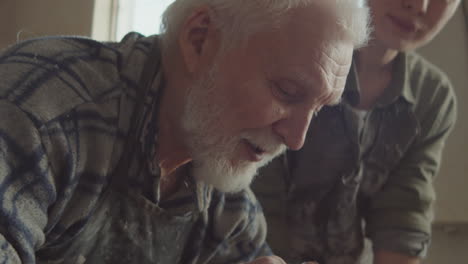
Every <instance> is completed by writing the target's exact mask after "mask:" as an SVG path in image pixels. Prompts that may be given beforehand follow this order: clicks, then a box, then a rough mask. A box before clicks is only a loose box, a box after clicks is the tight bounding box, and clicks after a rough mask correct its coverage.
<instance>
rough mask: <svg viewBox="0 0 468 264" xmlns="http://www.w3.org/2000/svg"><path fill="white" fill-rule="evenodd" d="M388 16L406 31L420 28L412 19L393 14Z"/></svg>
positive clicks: (414, 30)
mask: <svg viewBox="0 0 468 264" xmlns="http://www.w3.org/2000/svg"><path fill="white" fill-rule="evenodd" d="M388 18H389V19H390V20H391V21H392V22H393V24H394V25H395V26H397V27H398V28H399V29H400V30H401V31H402V32H404V33H408V34H410V33H415V32H416V31H418V29H419V28H418V25H417V24H416V23H414V22H412V21H408V20H405V19H401V18H398V17H396V16H392V15H388Z"/></svg>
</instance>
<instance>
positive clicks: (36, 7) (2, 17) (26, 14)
mask: <svg viewBox="0 0 468 264" xmlns="http://www.w3.org/2000/svg"><path fill="white" fill-rule="evenodd" d="M93 9H94V0H0V48H3V47H5V46H7V45H11V44H13V43H15V42H16V41H17V40H24V39H28V38H32V37H39V36H44V35H65V34H66V35H80V36H90V35H91V26H92V17H93ZM17 36H18V38H17Z"/></svg>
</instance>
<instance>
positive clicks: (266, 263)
mask: <svg viewBox="0 0 468 264" xmlns="http://www.w3.org/2000/svg"><path fill="white" fill-rule="evenodd" d="M245 264H287V263H286V262H284V260H283V259H282V258H280V257H278V256H271V257H261V258H258V259H255V260H254V261H252V262H249V263H245ZM303 264H318V263H317V262H304V263H303Z"/></svg>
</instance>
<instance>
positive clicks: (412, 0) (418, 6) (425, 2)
mask: <svg viewBox="0 0 468 264" xmlns="http://www.w3.org/2000/svg"><path fill="white" fill-rule="evenodd" d="M402 1H403V7H404V8H405V9H408V10H409V11H411V12H412V13H414V14H416V15H421V14H425V13H426V12H427V8H428V6H429V2H430V1H431V0H402Z"/></svg>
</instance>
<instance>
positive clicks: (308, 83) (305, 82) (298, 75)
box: [288, 70, 327, 91]
mask: <svg viewBox="0 0 468 264" xmlns="http://www.w3.org/2000/svg"><path fill="white" fill-rule="evenodd" d="M289 75H290V77H289V78H288V80H289V81H291V82H293V83H294V84H295V85H296V86H298V87H300V88H303V89H305V90H306V91H310V90H314V89H311V87H316V86H317V85H322V84H325V85H326V84H327V83H326V82H324V81H323V80H321V76H320V74H317V76H312V75H310V74H307V73H305V72H304V71H302V70H292V71H291V72H290V73H289Z"/></svg>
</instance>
